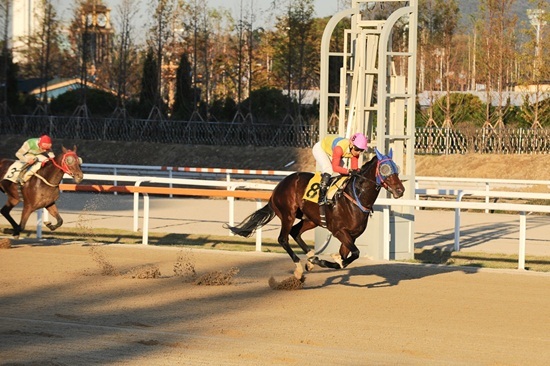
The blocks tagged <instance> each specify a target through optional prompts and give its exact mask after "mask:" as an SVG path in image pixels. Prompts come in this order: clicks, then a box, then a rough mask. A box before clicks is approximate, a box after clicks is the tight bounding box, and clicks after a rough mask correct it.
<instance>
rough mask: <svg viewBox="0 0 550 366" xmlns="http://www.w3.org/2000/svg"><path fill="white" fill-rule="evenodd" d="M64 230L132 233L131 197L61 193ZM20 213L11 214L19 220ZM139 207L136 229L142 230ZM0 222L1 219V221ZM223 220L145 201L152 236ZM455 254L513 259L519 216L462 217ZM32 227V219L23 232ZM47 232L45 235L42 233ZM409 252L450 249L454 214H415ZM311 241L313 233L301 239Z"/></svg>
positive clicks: (249, 206) (204, 211)
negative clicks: (458, 249)
mask: <svg viewBox="0 0 550 366" xmlns="http://www.w3.org/2000/svg"><path fill="white" fill-rule="evenodd" d="M58 207H59V209H60V212H61V215H62V217H63V219H64V224H63V225H64V226H73V227H74V226H80V227H84V228H86V227H89V228H117V229H127V230H132V229H133V196H132V195H113V194H92V193H73V192H64V193H62V195H61V198H60V199H59V201H58ZM20 208H21V206H18V207H17V208H16V209H14V217H15V218H16V220H18V219H19V215H20ZM142 209H143V202H142V201H141V202H140V219H139V228H140V229H141V228H142V225H143V222H142V219H141V217H142V214H143V211H142ZM256 209H257V205H256V203H255V202H253V201H243V200H238V201H236V203H235V221H236V222H237V223H238V222H240V221H241V220H243V219H244V218H245V217H246V216H248V215H249V214H250V213H252V212H253V211H254V210H256ZM1 219H2V220H3V218H1ZM228 220H229V204H228V202H227V200H225V199H195V198H179V197H178V198H163V197H151V199H150V223H149V229H150V231H153V232H155V231H156V232H169V233H188V234H204V233H209V234H215V235H227V234H228V230H226V229H224V228H223V226H222V225H223V224H224V223H227V222H228ZM461 221H462V229H461V250H464V251H482V252H483V251H485V252H495V253H496V252H498V253H508V254H517V253H518V245H519V215H513V214H512V215H507V214H506V215H505V214H485V213H462V215H461ZM34 225H36V215H32V216H31V219H30V220H29V226H28V227H29V228H31V227H32V226H34ZM46 230H47V229H46ZM414 230H415V247H417V248H427V249H429V248H434V247H439V248H442V249H452V247H453V243H454V211H440V210H417V211H415V224H414ZM278 233H279V220H278V219H274V220H273V221H272V222H271V223H269V224H268V225H267V226H266V227H264V230H263V235H264V236H265V237H269V238H277V235H278ZM548 233H550V216H535V215H533V216H528V217H527V249H526V251H527V255H546V256H550V238H549V236H548ZM304 238H305V239H306V240H313V238H314V232H313V231H310V232H308V233H305V234H304Z"/></svg>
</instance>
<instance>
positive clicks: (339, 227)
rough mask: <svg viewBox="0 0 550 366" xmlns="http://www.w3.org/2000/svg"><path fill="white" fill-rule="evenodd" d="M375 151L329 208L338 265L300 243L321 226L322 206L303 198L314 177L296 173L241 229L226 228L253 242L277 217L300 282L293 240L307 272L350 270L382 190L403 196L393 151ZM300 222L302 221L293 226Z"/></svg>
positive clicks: (295, 274) (279, 185)
mask: <svg viewBox="0 0 550 366" xmlns="http://www.w3.org/2000/svg"><path fill="white" fill-rule="evenodd" d="M375 151H376V156H374V157H373V158H372V159H371V160H370V161H368V162H366V163H365V164H364V165H363V166H362V167H361V169H360V170H359V171H358V172H357V173H354V174H353V175H352V176H351V177H350V178H349V179H348V181H347V183H346V184H345V188H344V189H343V190H342V191H341V192H339V193H337V194H336V195H335V197H334V199H333V202H332V203H331V204H330V205H329V206H328V207H327V208H326V222H327V229H328V230H329V231H330V232H331V233H332V234H333V235H334V236H335V237H336V238H337V239H338V240H340V242H341V245H340V253H339V254H340V256H339V257H336V258H335V260H336V262H331V261H327V260H322V259H319V258H318V257H317V256H315V252H314V251H313V250H311V249H310V248H309V246H308V245H307V244H306V243H305V242H304V240H303V239H302V233H304V232H305V231H307V230H311V229H313V228H315V227H317V226H320V225H321V218H320V215H319V206H318V204H317V203H315V202H311V201H309V200H304V199H303V197H304V194H305V192H306V188H307V186H308V183H309V181H310V179H311V178H312V177H313V174H312V173H304V172H297V173H293V174H291V175H289V176H287V177H285V178H284V179H283V180H282V181H281V182H280V183H279V184H277V186H276V187H275V189H274V190H273V194H272V195H271V198H270V199H269V202H268V203H267V205H265V206H264V207H263V208H261V209H259V210H257V211H256V212H254V213H253V214H252V215H250V216H249V217H247V218H246V219H245V220H244V221H243V222H242V223H240V224H239V225H237V226H233V227H232V226H228V228H229V229H230V230H231V231H232V232H233V233H235V234H237V235H241V236H244V237H249V236H250V235H252V234H253V233H254V232H255V231H256V229H258V228H260V227H262V226H264V225H266V224H267V223H268V222H270V221H271V220H272V219H273V218H274V217H275V216H278V217H279V219H280V220H281V231H280V233H279V238H278V241H279V244H280V245H281V246H282V247H283V248H284V249H285V250H286V252H287V253H288V254H289V255H290V257H291V258H292V260H293V261H294V264H295V265H296V270H295V271H294V276H296V278H298V279H302V277H303V272H304V271H303V267H302V265H301V263H300V258H299V257H298V256H297V255H296V253H294V251H293V250H292V248H291V247H290V244H289V241H288V236H289V235H290V236H292V238H294V240H295V241H296V243H298V245H299V246H300V248H302V250H303V251H304V253H305V254H306V255H307V257H308V261H307V262H306V269H307V270H311V269H312V268H313V265H314V264H317V265H319V266H321V267H328V268H334V269H340V268H345V267H347V266H348V265H349V264H350V263H351V262H353V261H354V260H356V259H357V258H359V249H358V248H357V246H356V245H355V239H357V237H359V236H360V235H361V234H362V233H363V232H364V231H365V229H366V228H367V222H368V220H369V216H370V215H371V212H372V207H373V205H374V201H375V200H376V198H377V197H378V193H379V192H380V188H381V187H384V188H385V189H387V190H388V191H389V192H391V194H392V195H393V197H394V198H400V197H402V196H403V193H404V192H405V187H403V183H402V182H401V180H400V179H399V170H398V167H397V165H396V164H395V163H394V162H393V160H392V151H391V150H390V153H389V154H388V155H387V156H386V155H383V154H381V153H380V152H379V151H378V150H376V149H375ZM317 189H318V186H317ZM314 194H317V193H316V192H314ZM296 219H299V220H300V221H298V223H296V224H294V222H295V220H296Z"/></svg>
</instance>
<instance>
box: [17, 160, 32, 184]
mask: <svg viewBox="0 0 550 366" xmlns="http://www.w3.org/2000/svg"><path fill="white" fill-rule="evenodd" d="M31 165H32V164H29V163H25V165H23V166H22V167H21V169H20V170H19V176H18V177H17V183H19V184H21V185H23V184H25V174H26V173H27V170H28V169H29V168H30V167H31Z"/></svg>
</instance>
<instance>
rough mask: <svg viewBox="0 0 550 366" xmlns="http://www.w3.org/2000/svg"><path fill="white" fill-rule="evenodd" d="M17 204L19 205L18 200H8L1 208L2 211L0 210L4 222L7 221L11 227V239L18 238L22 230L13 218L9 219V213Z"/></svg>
mask: <svg viewBox="0 0 550 366" xmlns="http://www.w3.org/2000/svg"><path fill="white" fill-rule="evenodd" d="M18 203H19V200H12V199H9V198H8V200H7V202H6V204H5V205H4V207H2V209H0V212H1V213H2V216H4V217H5V218H6V220H8V222H9V223H10V225H11V227H12V228H13V237H14V238H15V239H17V238H19V234H20V233H21V231H22V229H21V227H20V226H19V224H18V223H17V222H16V221H15V220H14V219H13V217H11V215H10V212H11V210H12V208H14V207H15V205H17V204H18Z"/></svg>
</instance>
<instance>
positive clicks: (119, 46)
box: [111, 0, 141, 116]
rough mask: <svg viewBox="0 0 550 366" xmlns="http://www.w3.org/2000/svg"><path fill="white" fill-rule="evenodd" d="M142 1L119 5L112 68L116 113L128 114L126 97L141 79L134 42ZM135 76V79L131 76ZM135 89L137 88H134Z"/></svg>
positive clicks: (128, 0)
mask: <svg viewBox="0 0 550 366" xmlns="http://www.w3.org/2000/svg"><path fill="white" fill-rule="evenodd" d="M140 3H141V2H140V1H139V0H138V1H134V0H122V1H121V3H120V4H119V5H118V14H119V16H118V19H117V20H116V21H117V24H118V29H119V32H118V36H117V37H116V38H115V50H116V51H115V57H114V60H113V67H112V68H111V70H113V71H114V72H113V73H111V79H112V80H113V85H114V86H115V90H116V94H117V109H116V111H115V112H116V113H121V114H122V115H123V116H126V99H127V98H128V97H129V96H130V95H132V94H134V93H136V92H137V91H136V90H134V93H132V92H130V89H131V86H132V85H135V84H136V83H137V82H138V81H139V79H137V78H135V75H137V72H135V68H136V63H137V50H136V46H135V44H134V40H133V37H134V32H135V25H134V24H135V19H136V17H137V14H138V9H139V4H140ZM133 76H134V80H132V79H131V78H132V77H133ZM134 89H135V88H134Z"/></svg>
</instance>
